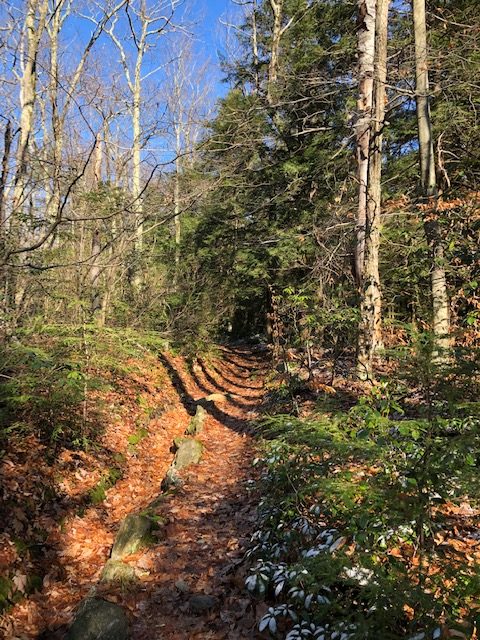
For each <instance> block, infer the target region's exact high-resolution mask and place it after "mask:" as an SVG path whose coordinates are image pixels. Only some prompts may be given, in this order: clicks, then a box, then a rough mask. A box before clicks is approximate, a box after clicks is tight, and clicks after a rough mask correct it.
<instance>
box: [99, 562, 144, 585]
mask: <svg viewBox="0 0 480 640" xmlns="http://www.w3.org/2000/svg"><path fill="white" fill-rule="evenodd" d="M135 578H136V574H135V569H134V568H133V567H130V566H129V565H128V564H125V563H124V562H121V561H120V560H109V561H108V562H107V564H106V565H105V567H104V568H103V571H102V576H101V578H100V580H101V581H102V582H133V581H134V580H135Z"/></svg>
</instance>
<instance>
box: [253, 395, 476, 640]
mask: <svg viewBox="0 0 480 640" xmlns="http://www.w3.org/2000/svg"><path fill="white" fill-rule="evenodd" d="M428 400H429V403H430V404H429V406H426V404H427V405H428V403H426V404H425V403H423V404H422V403H420V404H419V406H418V407H417V409H418V411H417V416H415V417H412V416H411V415H410V414H411V410H410V414H409V416H408V418H407V417H406V414H405V411H404V407H403V405H404V403H403V402H402V401H401V400H400V399H399V397H397V396H396V394H395V393H394V392H392V389H391V386H389V385H388V384H387V383H383V384H380V385H378V386H376V387H373V389H372V391H371V393H369V394H368V395H366V396H365V397H363V398H361V399H360V400H359V402H358V403H357V404H356V405H355V406H354V407H353V408H351V409H350V410H348V411H346V412H344V413H342V412H340V411H339V412H328V413H321V412H320V413H317V414H316V415H313V416H311V418H310V419H308V420H300V419H297V418H294V417H292V416H291V415H275V416H271V417H267V418H265V419H264V420H263V421H262V422H261V423H260V425H259V431H260V434H261V436H262V438H263V440H262V442H263V444H262V454H261V456H260V457H259V458H258V459H257V460H256V464H258V465H260V466H261V469H262V471H261V480H260V491H261V494H262V496H263V499H262V501H261V503H260V510H259V513H260V526H259V529H258V531H257V532H256V533H255V534H254V536H253V538H252V543H251V546H250V549H249V551H248V556H249V558H250V562H251V569H250V574H249V576H248V577H247V580H246V586H247V588H248V589H249V591H250V592H251V593H252V594H255V595H256V597H258V598H260V599H264V600H265V601H266V602H267V604H268V605H269V608H268V610H267V611H266V613H265V615H263V617H262V618H261V620H260V623H259V627H260V630H261V631H264V633H265V634H267V635H268V634H269V635H270V636H272V637H275V638H286V639H288V640H296V639H299V638H318V639H322V640H335V639H337V640H349V639H352V640H353V639H356V638H369V639H373V638H375V639H377V638H382V639H384V640H389V639H391V640H394V639H398V638H415V639H416V640H421V639H425V640H426V639H427V638H440V637H459V638H473V637H476V635H474V634H475V631H474V628H475V625H476V624H477V625H478V624H479V622H480V607H479V602H478V593H479V592H480V572H479V564H478V560H479V555H478V552H477V555H475V550H476V542H475V540H478V537H477V538H475V536H477V535H478V530H479V529H478V524H479V522H478V513H479V512H478V510H476V508H478V506H480V505H479V500H478V498H479V496H480V492H479V477H478V476H479V474H478V471H479V468H478V467H479V464H480V459H479V454H478V452H479V451H480V448H479V445H480V419H479V417H478V413H475V412H469V411H468V407H467V409H466V408H465V406H462V407H461V408H460V409H459V410H458V411H456V412H455V411H453V409H452V406H451V405H449V411H448V412H445V407H444V406H443V404H442V403H438V404H436V403H435V401H434V400H432V397H429V398H428ZM467 497H468V498H467ZM447 629H448V633H450V634H451V633H453V634H457V635H454V636H450V635H447ZM452 630H453V631H452Z"/></svg>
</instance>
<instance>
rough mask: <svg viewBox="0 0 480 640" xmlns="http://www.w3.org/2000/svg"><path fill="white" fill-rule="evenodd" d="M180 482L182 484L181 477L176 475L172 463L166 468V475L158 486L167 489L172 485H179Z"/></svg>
mask: <svg viewBox="0 0 480 640" xmlns="http://www.w3.org/2000/svg"><path fill="white" fill-rule="evenodd" d="M181 484H182V479H181V478H180V476H179V475H178V473H177V470H176V469H175V466H174V464H172V465H171V466H170V468H169V469H168V471H167V474H166V476H165V477H164V479H163V480H162V484H161V485H160V488H161V490H162V491H168V490H169V489H172V488H174V487H179V486H181Z"/></svg>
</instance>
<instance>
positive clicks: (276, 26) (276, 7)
mask: <svg viewBox="0 0 480 640" xmlns="http://www.w3.org/2000/svg"><path fill="white" fill-rule="evenodd" d="M270 6H271V7H272V12H273V30H272V46H271V50H270V64H269V65H268V86H267V101H268V104H269V105H272V104H273V102H274V86H275V83H276V82H277V78H278V63H279V59H280V39H281V37H282V18H283V0H270Z"/></svg>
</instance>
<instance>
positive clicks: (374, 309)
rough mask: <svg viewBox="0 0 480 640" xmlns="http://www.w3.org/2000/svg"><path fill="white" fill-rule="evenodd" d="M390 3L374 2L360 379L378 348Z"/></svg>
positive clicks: (370, 372) (384, 0) (369, 370)
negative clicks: (383, 149) (379, 265)
mask: <svg viewBox="0 0 480 640" xmlns="http://www.w3.org/2000/svg"><path fill="white" fill-rule="evenodd" d="M389 4H390V0H377V12H376V25H375V41H376V50H375V73H374V83H373V97H372V113H373V118H372V123H371V132H370V148H369V163H368V177H367V190H366V196H367V206H366V223H365V254H364V264H363V279H362V291H361V302H360V316H361V317H360V327H359V337H358V351H357V373H358V376H359V377H360V378H361V379H364V380H368V379H372V377H373V356H374V354H375V352H376V351H377V350H378V349H379V348H380V347H381V320H382V318H381V290H380V277H379V269H378V252H379V246H380V228H381V217H380V216H381V196H382V141H383V128H384V126H385V99H386V88H385V84H386V79H387V37H388V8H389Z"/></svg>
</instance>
